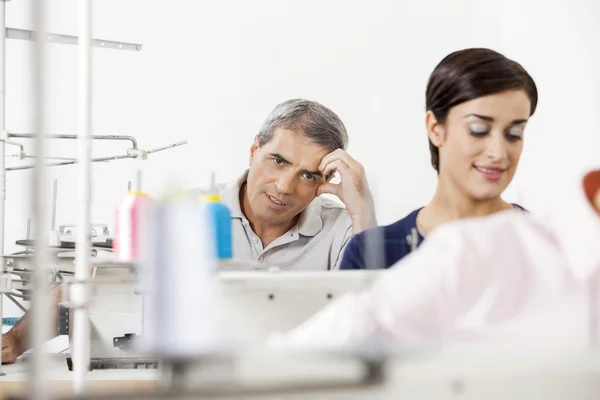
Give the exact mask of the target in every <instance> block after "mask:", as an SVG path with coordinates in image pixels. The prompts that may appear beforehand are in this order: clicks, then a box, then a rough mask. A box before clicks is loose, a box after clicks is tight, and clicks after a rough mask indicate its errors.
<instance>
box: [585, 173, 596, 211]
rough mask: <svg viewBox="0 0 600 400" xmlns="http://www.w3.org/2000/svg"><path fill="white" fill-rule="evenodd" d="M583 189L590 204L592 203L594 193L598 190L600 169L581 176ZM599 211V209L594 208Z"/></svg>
mask: <svg viewBox="0 0 600 400" xmlns="http://www.w3.org/2000/svg"><path fill="white" fill-rule="evenodd" d="M583 190H584V191H585V195H586V196H587V198H588V200H589V201H590V203H591V204H592V205H595V204H594V198H595V196H596V193H598V191H600V170H596V171H592V172H589V173H588V174H587V175H586V176H585V177H584V178H583ZM596 211H598V213H600V210H596Z"/></svg>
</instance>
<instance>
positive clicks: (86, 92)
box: [0, 0, 187, 399]
mask: <svg viewBox="0 0 600 400" xmlns="http://www.w3.org/2000/svg"><path fill="white" fill-rule="evenodd" d="M8 1H9V0H0V319H1V318H2V314H3V308H2V306H3V295H2V294H9V293H8V292H11V291H12V288H11V274H10V273H8V271H7V266H6V260H5V255H4V239H5V238H4V233H5V205H6V204H5V199H6V172H7V171H15V170H24V169H35V174H34V190H33V199H34V207H33V217H34V220H36V221H44V220H46V218H45V217H46V210H45V207H44V202H43V200H42V198H43V196H44V195H45V193H46V190H45V187H46V175H45V169H46V167H52V166H62V165H72V164H79V177H78V191H79V193H78V198H79V207H78V211H77V212H78V216H77V225H78V226H79V229H78V230H77V240H76V267H75V282H85V281H86V280H88V279H89V271H90V260H89V254H90V251H91V237H90V222H91V221H90V206H91V199H90V192H91V190H90V182H91V163H92V162H106V161H113V160H120V159H127V158H139V159H145V158H146V157H147V156H148V154H151V153H155V152H159V151H163V150H167V149H170V148H173V147H177V146H181V145H184V144H186V143H187V141H180V142H176V143H173V144H169V145H166V146H161V147H158V148H155V149H151V150H142V149H140V148H138V146H137V141H136V139H135V138H134V137H132V136H125V135H92V134H91V100H92V93H91V57H92V54H91V51H92V50H91V48H92V47H97V48H104V49H111V50H124V51H141V50H142V45H141V44H138V43H128V42H119V41H112V40H104V39H94V38H92V37H91V0H81V1H79V2H78V30H79V36H78V37H77V36H70V35H63V34H57V33H50V32H47V31H46V29H45V26H46V24H45V19H44V18H45V11H44V8H45V7H48V5H47V4H45V2H44V0H32V3H33V14H34V15H33V16H34V18H33V20H34V23H35V28H36V30H35V31H30V30H24V29H15V28H7V27H6V14H5V12H6V3H7V2H8ZM7 39H17V40H27V41H34V42H35V59H34V87H35V93H34V98H35V106H34V108H35V110H34V113H33V115H34V116H35V117H36V118H35V121H36V125H35V130H36V132H37V133H11V132H8V131H7V130H6V126H5V103H6V93H5V77H6V71H5V67H6V40H7ZM40 39H41V40H40ZM48 43H56V44H66V45H78V54H79V57H78V58H79V62H78V63H79V89H78V90H79V93H78V106H79V110H78V132H77V134H76V135H60V134H58V135H57V134H55V135H49V134H46V115H45V105H44V104H43V100H42V99H43V98H44V96H43V95H44V70H43V65H44V61H45V59H46V52H47V44H48ZM22 139H34V140H35V142H34V148H35V151H34V154H27V153H26V152H25V146H24V145H23V144H21V143H19V142H17V141H15V140H22ZM47 139H67V140H75V139H76V140H78V142H79V156H78V157H45V152H44V150H45V145H44V142H45V141H46V140H47ZM92 140H127V141H130V142H131V143H132V147H131V148H129V149H127V150H126V151H125V152H124V153H123V154H117V155H113V156H108V157H99V158H92V157H91V142H92ZM6 145H11V146H16V147H18V148H19V153H18V154H8V155H7V154H5V151H6ZM7 156H9V157H10V156H12V157H17V158H19V159H20V160H24V159H34V160H35V164H33V165H23V166H15V167H10V168H7V167H6V164H5V162H6V157H7ZM48 159H50V160H55V161H57V162H53V163H47V162H46V160H48ZM34 226H35V232H34V234H33V237H34V238H36V240H35V252H34V255H35V273H34V274H30V275H34V276H35V279H34V290H33V292H32V304H31V306H32V313H31V314H32V320H31V339H32V341H31V344H32V346H33V348H34V357H33V363H32V371H31V372H32V374H31V396H32V397H33V398H37V399H41V398H46V397H48V394H47V391H46V390H45V387H44V380H43V379H42V378H43V374H44V355H43V352H42V351H41V347H42V344H43V342H44V341H45V338H46V337H47V336H46V334H45V333H46V332H47V331H48V329H49V325H50V321H49V320H48V318H49V316H48V314H49V312H47V311H48V309H49V306H48V305H49V302H48V301H47V296H48V293H47V288H45V287H43V283H42V282H43V281H44V278H45V277H46V276H47V273H48V271H47V270H46V269H45V265H46V260H47V254H46V251H47V249H46V246H45V243H44V240H42V239H43V238H44V237H45V236H46V232H45V230H44V229H45V228H44V224H42V223H37V224H35V225H34ZM70 299H71V301H72V302H73V305H74V306H75V310H74V320H75V322H74V323H75V329H76V332H78V333H77V335H76V337H75V338H74V342H73V358H74V361H75V364H74V366H75V369H74V388H75V391H76V392H77V393H81V392H83V391H84V390H85V385H86V372H87V368H85V366H87V364H88V362H87V361H86V360H87V359H89V326H88V316H87V309H86V307H85V304H86V300H87V293H86V289H85V287H84V285H74V290H73V292H72V293H71V294H70ZM1 344H2V339H1V336H0V347H1ZM1 363H2V355H1V354H0V375H4V373H3V372H2V367H1Z"/></svg>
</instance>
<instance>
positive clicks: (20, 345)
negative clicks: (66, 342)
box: [2, 285, 62, 364]
mask: <svg viewBox="0 0 600 400" xmlns="http://www.w3.org/2000/svg"><path fill="white" fill-rule="evenodd" d="M52 298H53V304H54V307H53V308H52V310H53V312H54V314H53V324H54V325H53V326H57V325H58V303H60V300H61V299H62V285H61V286H59V287H57V288H56V289H54V291H53V292H52ZM55 332H56V331H55ZM27 349H29V313H26V314H25V315H23V317H21V319H20V320H19V321H18V322H17V323H16V325H15V326H13V327H12V329H11V330H10V331H8V332H7V333H5V334H4V335H2V364H12V363H14V362H15V361H16V360H17V357H19V356H20V355H21V354H23V353H24V352H25V351H27Z"/></svg>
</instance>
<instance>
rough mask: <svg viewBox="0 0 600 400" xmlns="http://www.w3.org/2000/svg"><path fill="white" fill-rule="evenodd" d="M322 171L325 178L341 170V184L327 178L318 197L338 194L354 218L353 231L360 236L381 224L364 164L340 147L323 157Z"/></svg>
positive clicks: (320, 188) (320, 187) (320, 169)
mask: <svg viewBox="0 0 600 400" xmlns="http://www.w3.org/2000/svg"><path fill="white" fill-rule="evenodd" d="M319 171H321V173H322V174H323V176H325V177H329V176H330V175H333V172H335V171H337V172H338V173H339V174H340V179H341V182H340V183H339V184H334V183H330V182H329V180H326V181H325V182H324V183H323V184H322V185H321V186H319V189H318V190H317V196H319V195H321V194H323V193H329V194H334V195H336V196H337V197H338V198H339V199H340V200H341V201H342V203H344V205H345V206H346V210H347V211H348V213H349V214H350V216H351V217H352V227H353V233H354V234H355V235H356V234H357V233H360V232H362V231H364V230H365V229H369V228H374V227H375V226H377V220H376V218H375V205H374V203H373V196H372V195H371V190H370V189H369V184H368V182H367V176H366V174H365V169H364V168H363V166H362V165H361V164H360V163H359V162H358V161H356V160H355V159H353V158H352V157H351V156H350V155H349V154H348V153H346V152H345V151H344V150H342V149H337V150H335V151H333V152H331V153H329V154H328V155H326V156H325V157H323V160H321V165H319Z"/></svg>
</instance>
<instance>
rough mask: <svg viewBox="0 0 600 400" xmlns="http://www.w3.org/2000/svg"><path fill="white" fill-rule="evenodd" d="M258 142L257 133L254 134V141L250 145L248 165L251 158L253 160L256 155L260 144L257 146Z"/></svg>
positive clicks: (250, 162) (250, 163)
mask: <svg viewBox="0 0 600 400" xmlns="http://www.w3.org/2000/svg"><path fill="white" fill-rule="evenodd" d="M258 143H259V142H258V135H256V136H254V142H252V146H250V159H249V165H252V160H254V156H255V155H256V152H257V151H258V149H259V148H260V146H259V144H258Z"/></svg>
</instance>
